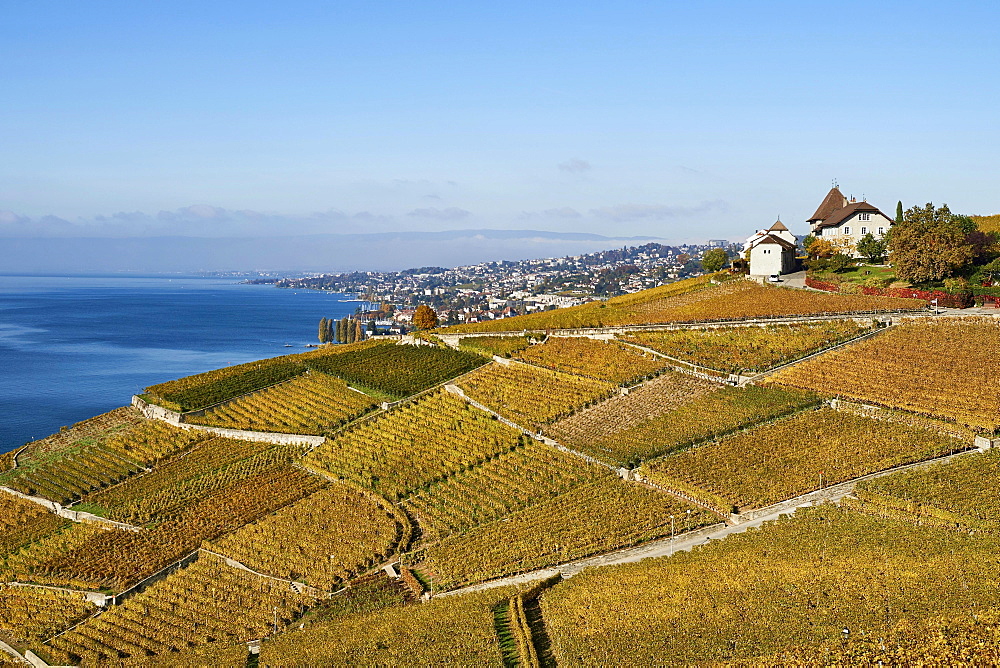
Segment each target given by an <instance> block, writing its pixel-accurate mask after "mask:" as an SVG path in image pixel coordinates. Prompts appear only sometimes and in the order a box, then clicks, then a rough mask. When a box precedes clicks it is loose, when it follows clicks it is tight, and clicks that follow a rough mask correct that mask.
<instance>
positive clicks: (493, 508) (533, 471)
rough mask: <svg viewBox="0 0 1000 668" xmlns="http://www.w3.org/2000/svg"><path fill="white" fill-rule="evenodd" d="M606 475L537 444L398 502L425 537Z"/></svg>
mask: <svg viewBox="0 0 1000 668" xmlns="http://www.w3.org/2000/svg"><path fill="white" fill-rule="evenodd" d="M607 475H610V472H609V471H608V470H607V469H605V468H603V467H601V466H597V465H594V464H589V463H587V462H586V461H584V460H583V459H581V458H579V457H576V456H573V455H569V454H566V453H563V452H560V451H559V450H556V449H554V448H550V447H548V446H546V445H542V444H540V443H535V442H532V443H530V444H528V445H526V446H525V447H521V448H518V449H516V450H513V451H511V452H506V453H503V454H501V455H499V456H497V457H496V458H495V459H492V460H490V461H488V462H486V463H484V464H482V465H481V466H477V467H475V468H471V469H467V470H465V471H463V472H460V473H457V474H455V475H453V476H451V477H449V478H446V479H445V480H442V481H441V482H436V483H434V484H432V485H428V486H427V487H426V488H425V489H422V490H420V491H419V492H417V493H416V494H414V495H413V496H411V497H409V498H407V499H406V501H405V502H404V506H405V508H406V509H407V510H408V511H410V513H411V514H413V515H414V516H416V517H417V518H418V520H419V523H420V526H421V527H422V528H423V531H424V538H425V540H433V539H437V538H440V537H443V536H446V535H448V534H451V533H455V532H461V531H465V530H467V529H470V528H472V527H474V526H477V525H480V524H485V523H487V522H491V521H493V520H496V519H499V518H501V517H504V516H506V515H509V514H510V513H512V512H514V511H517V510H520V509H522V508H526V507H528V506H531V505H535V504H538V503H541V502H543V501H545V500H547V499H550V498H552V497H554V496H558V495H559V494H561V493H563V492H566V491H568V490H570V489H571V488H573V487H575V486H576V485H579V484H582V483H585V482H590V481H592V480H596V479H597V478H599V477H602V476H607Z"/></svg>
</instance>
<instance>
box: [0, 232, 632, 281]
mask: <svg viewBox="0 0 1000 668" xmlns="http://www.w3.org/2000/svg"><path fill="white" fill-rule="evenodd" d="M649 240H650V238H648V237H628V238H614V237H606V236H602V235H599V234H586V233H580V232H546V231H540V230H449V231H444V232H381V233H373V234H315V235H302V236H289V237H244V238H208V237H129V238H61V237H52V238H44V239H43V238H6V239H3V240H2V244H3V248H4V250H5V253H4V256H5V260H4V271H5V272H9V273H13V272H30V273H44V272H55V271H58V272H60V273H67V272H79V273H90V272H98V271H100V272H108V271H111V272H117V271H125V272H128V271H134V272H194V271H242V270H249V269H253V270H265V271H266V270H278V271H281V270H284V271H324V272H343V271H362V270H363V271H394V270H398V269H402V268H405V267H414V266H421V265H426V266H432V265H435V266H444V267H454V266H459V265H464V264H475V263H478V262H487V261H497V260H523V259H531V258H541V257H559V256H562V255H578V254H582V253H590V252H594V251H598V250H604V249H608V248H613V247H615V246H620V245H624V244H626V243H628V244H631V245H635V242H637V241H642V242H645V241H649Z"/></svg>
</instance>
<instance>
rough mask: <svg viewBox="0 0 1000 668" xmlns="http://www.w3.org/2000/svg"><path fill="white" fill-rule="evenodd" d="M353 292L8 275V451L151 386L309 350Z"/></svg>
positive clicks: (2, 402) (1, 384)
mask: <svg viewBox="0 0 1000 668" xmlns="http://www.w3.org/2000/svg"><path fill="white" fill-rule="evenodd" d="M350 298H351V297H350V296H349V295H340V294H333V293H323V292H315V291H303V290H299V291H291V290H279V289H277V288H275V287H273V286H270V285H242V284H239V283H238V282H237V281H236V280H234V279H218V278H163V277H152V278H149V277H142V278H138V277H92V276H91V277H81V276H74V277H38V276H0V416H2V417H0V452H2V451H6V450H9V449H11V448H14V447H17V446H19V445H21V444H23V443H25V442H26V441H29V440H32V439H36V438H41V437H43V436H46V435H48V434H50V433H53V432H56V431H58V430H59V428H60V427H61V426H63V425H70V424H73V423H74V422H78V421H80V420H84V419H86V418H89V417H92V416H94V415H97V414H99V413H103V412H105V411H108V410H111V409H112V408H115V407H117V406H123V405H126V404H128V403H129V401H130V400H131V395H132V394H134V393H136V392H140V391H141V390H142V388H144V387H146V386H148V385H151V384H153V383H158V382H162V381H165V380H169V379H171V378H178V377H181V376H185V375H189V374H192V373H199V372H202V371H207V370H209V369H215V368H218V367H222V366H227V365H230V364H238V363H241V362H248V361H251V360H255V359H260V358H263V357H273V356H275V355H282V354H286V353H291V352H302V351H304V350H305V348H304V347H303V346H304V345H305V344H306V343H315V342H316V334H315V332H316V327H317V323H318V321H319V319H320V318H321V317H324V316H325V317H342V316H343V315H346V314H348V313H352V312H353V311H354V309H355V307H356V306H357V303H355V302H350V301H341V300H344V299H350ZM285 344H292V346H293V347H291V348H288V347H285Z"/></svg>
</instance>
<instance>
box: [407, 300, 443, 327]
mask: <svg viewBox="0 0 1000 668" xmlns="http://www.w3.org/2000/svg"><path fill="white" fill-rule="evenodd" d="M413 326H414V327H416V328H417V329H434V328H435V327H437V326H438V317H437V313H435V312H434V309H432V308H431V307H430V306H428V305H427V304H421V305H420V306H418V307H417V310H416V311H414V312H413Z"/></svg>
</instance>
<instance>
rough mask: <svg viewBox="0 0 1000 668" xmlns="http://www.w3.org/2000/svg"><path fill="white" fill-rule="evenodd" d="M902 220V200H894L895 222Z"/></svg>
mask: <svg viewBox="0 0 1000 668" xmlns="http://www.w3.org/2000/svg"><path fill="white" fill-rule="evenodd" d="M902 222H903V200H899V201H898V202H896V223H902Z"/></svg>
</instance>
